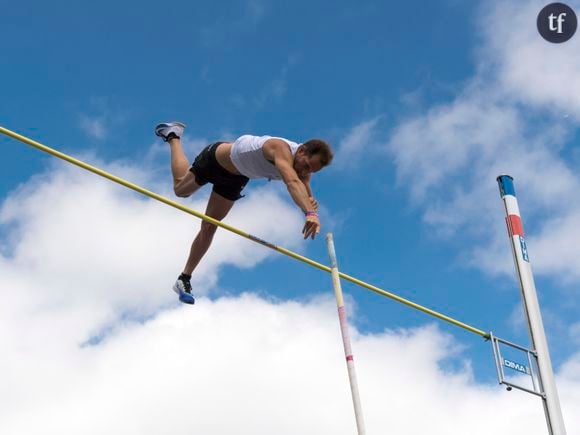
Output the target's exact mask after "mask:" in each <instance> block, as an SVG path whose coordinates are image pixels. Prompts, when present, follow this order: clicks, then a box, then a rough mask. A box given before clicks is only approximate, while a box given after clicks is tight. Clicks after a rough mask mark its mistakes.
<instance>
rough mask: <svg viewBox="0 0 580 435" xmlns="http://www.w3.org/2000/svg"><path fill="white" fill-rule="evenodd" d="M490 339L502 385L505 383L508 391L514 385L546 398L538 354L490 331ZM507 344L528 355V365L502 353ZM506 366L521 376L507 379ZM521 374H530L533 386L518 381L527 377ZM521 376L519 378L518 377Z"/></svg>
mask: <svg viewBox="0 0 580 435" xmlns="http://www.w3.org/2000/svg"><path fill="white" fill-rule="evenodd" d="M489 336H490V340H491V347H492V349H493V357H494V360H495V367H496V369H497V377H498V380H499V383H500V385H505V386H506V387H507V390H508V391H511V389H512V387H513V388H517V389H518V390H522V391H526V392H528V393H531V394H535V395H536V396H540V397H541V398H543V399H545V398H546V394H545V393H544V390H543V388H542V383H541V381H540V378H539V376H538V354H537V353H536V352H535V351H533V350H530V349H527V348H525V347H523V346H520V345H517V344H515V343H511V342H509V341H507V340H503V339H501V338H499V337H496V336H494V335H493V333H491V332H490V333H489ZM502 344H503V345H505V346H507V347H509V348H511V349H515V350H516V351H519V352H521V353H522V354H524V353H525V354H526V357H527V365H526V364H522V363H519V362H516V361H512V360H510V359H507V358H504V356H503V355H502V353H501V346H500V345H502ZM504 367H507V368H509V369H511V370H514V371H515V372H518V373H519V375H520V376H517V377H515V378H512V377H510V378H509V380H507V379H506V375H505V372H504ZM521 375H525V376H529V377H530V380H531V388H529V387H527V386H525V385H522V384H519V383H516V381H518V380H522V379H523V380H525V379H526V378H522V376H521ZM518 378H519V379H518Z"/></svg>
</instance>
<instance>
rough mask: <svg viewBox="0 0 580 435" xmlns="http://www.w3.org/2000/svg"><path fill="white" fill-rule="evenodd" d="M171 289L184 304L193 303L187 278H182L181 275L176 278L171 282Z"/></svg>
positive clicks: (193, 299)
mask: <svg viewBox="0 0 580 435" xmlns="http://www.w3.org/2000/svg"><path fill="white" fill-rule="evenodd" d="M173 291H174V292H175V293H177V294H178V295H179V300H180V301H181V302H183V303H184V304H190V305H193V304H195V298H194V297H193V295H192V294H191V283H190V282H189V279H184V278H182V277H181V276H180V277H179V278H177V281H175V284H173Z"/></svg>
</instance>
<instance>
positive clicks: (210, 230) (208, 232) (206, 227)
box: [201, 221, 217, 237]
mask: <svg viewBox="0 0 580 435" xmlns="http://www.w3.org/2000/svg"><path fill="white" fill-rule="evenodd" d="M216 231H217V227H216V226H215V225H214V224H212V223H209V222H207V221H202V223H201V232H202V234H203V235H204V236H206V237H213V235H214V234H215V232H216Z"/></svg>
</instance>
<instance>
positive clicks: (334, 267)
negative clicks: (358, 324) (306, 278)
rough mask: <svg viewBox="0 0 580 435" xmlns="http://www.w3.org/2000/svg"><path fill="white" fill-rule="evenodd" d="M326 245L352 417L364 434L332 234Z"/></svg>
mask: <svg viewBox="0 0 580 435" xmlns="http://www.w3.org/2000/svg"><path fill="white" fill-rule="evenodd" d="M326 244H327V246H328V255H329V256H330V263H331V264H330V266H331V271H330V273H331V274H332V285H333V286H334V296H335V297H336V305H337V306H338V320H339V322H340V333H341V334H342V344H343V346H344V355H345V356H346V367H347V369H348V379H349V381H350V391H351V394H352V404H353V405H354V416H355V418H356V428H357V431H358V434H359V435H364V434H365V424H364V419H363V414H362V408H361V403H360V395H359V392H358V383H357V380H356V371H355V369H354V359H353V356H352V349H351V346H350V336H349V335H348V322H347V320H346V310H345V308H344V299H343V297H342V287H341V285H340V277H339V274H338V264H337V261H336V252H335V250H334V241H333V240H332V234H331V233H328V234H327V235H326Z"/></svg>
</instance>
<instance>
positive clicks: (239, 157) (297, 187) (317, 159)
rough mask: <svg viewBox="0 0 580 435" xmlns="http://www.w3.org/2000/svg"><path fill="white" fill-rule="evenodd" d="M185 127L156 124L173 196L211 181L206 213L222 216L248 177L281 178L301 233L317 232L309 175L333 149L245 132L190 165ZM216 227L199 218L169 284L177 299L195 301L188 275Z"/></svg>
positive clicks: (207, 150) (327, 159)
mask: <svg viewBox="0 0 580 435" xmlns="http://www.w3.org/2000/svg"><path fill="white" fill-rule="evenodd" d="M184 128H185V125H184V124H182V123H180V122H165V123H162V124H159V125H157V127H155V134H156V135H157V136H159V137H161V138H163V140H164V141H165V142H167V143H168V144H169V147H170V149H171V172H172V174H173V190H174V191H175V194H176V195H177V196H179V197H184V198H185V197H188V196H190V195H191V194H193V193H194V192H196V191H197V190H198V189H199V188H200V187H201V186H203V185H204V184H207V183H211V184H213V189H212V192H211V195H210V197H209V201H208V203H207V208H206V211H205V214H206V215H208V216H210V217H212V218H214V219H217V220H219V221H221V220H222V219H223V218H225V217H226V215H227V214H228V212H229V211H230V210H231V208H232V207H233V205H234V203H235V202H236V201H237V200H238V199H240V198H242V195H241V192H242V189H243V188H244V187H245V186H246V184H247V183H248V181H249V179H250V178H267V179H269V180H282V181H283V182H284V183H285V184H286V187H287V188H288V193H289V194H290V196H291V197H292V200H293V201H294V202H295V203H296V205H297V206H298V207H300V209H301V210H302V211H303V212H304V216H305V218H306V221H305V223H304V228H303V229H302V234H303V235H304V238H305V239H307V238H308V237H311V238H312V239H314V237H315V236H316V235H317V234H318V233H319V232H320V219H319V216H318V203H317V202H316V200H315V199H314V196H313V194H312V190H311V189H310V176H311V175H312V174H313V173H315V172H318V171H320V170H321V169H322V168H324V167H325V166H327V165H329V164H330V163H331V161H332V157H333V154H332V150H331V148H330V146H329V145H328V144H327V143H326V142H324V141H323V140H319V139H311V140H309V141H307V142H304V143H303V144H298V143H296V142H292V141H290V140H288V139H284V138H281V137H272V136H251V135H244V136H241V137H239V138H238V139H236V140H235V141H234V142H216V143H213V144H211V145H208V146H207V147H205V148H204V149H203V150H202V151H201V152H200V153H199V155H198V156H197V157H196V158H195V161H194V162H193V164H192V165H191V167H190V165H189V161H188V159H187V157H186V155H185V153H184V151H183V147H182V145H181V136H182V135H183V130H184ZM216 229H217V227H216V226H215V225H213V224H211V223H209V222H206V221H202V222H201V229H200V230H199V232H198V233H197V236H196V237H195V239H194V240H193V243H192V245H191V250H190V252H189V257H188V259H187V262H186V263H185V267H184V269H183V272H182V273H181V275H179V277H178V278H177V281H176V283H175V285H174V286H173V290H174V291H175V292H176V293H177V294H178V295H179V300H180V301H181V302H184V303H187V304H193V303H195V299H194V297H193V295H192V294H191V283H190V280H191V274H192V273H193V271H194V269H195V268H196V266H197V265H198V263H199V262H200V260H201V259H202V257H203V256H204V254H205V253H206V252H207V250H208V248H209V247H210V245H211V242H212V240H213V236H214V234H215V232H216Z"/></svg>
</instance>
